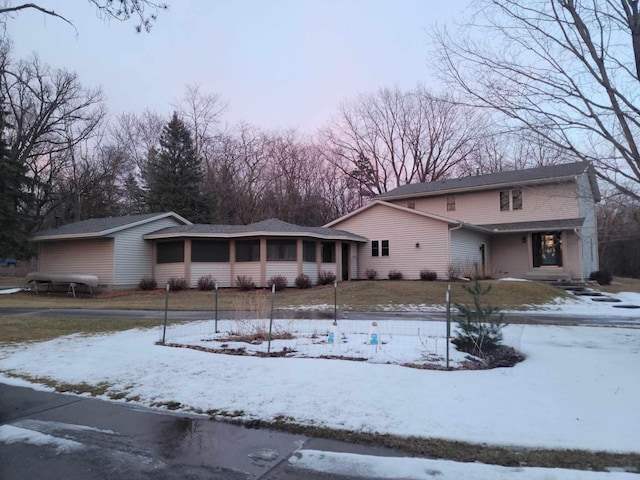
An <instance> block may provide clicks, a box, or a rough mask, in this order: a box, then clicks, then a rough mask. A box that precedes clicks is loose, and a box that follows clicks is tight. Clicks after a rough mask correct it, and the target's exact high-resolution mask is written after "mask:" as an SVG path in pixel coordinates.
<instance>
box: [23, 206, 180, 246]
mask: <svg viewBox="0 0 640 480" xmlns="http://www.w3.org/2000/svg"><path fill="white" fill-rule="evenodd" d="M166 217H173V218H175V219H176V220H178V221H181V222H185V223H187V224H188V223H190V222H189V221H188V220H186V219H184V218H182V217H181V216H180V215H178V214H176V213H173V212H165V213H144V214H140V215H126V216H123V217H106V218H91V219H89V220H83V221H81V222H75V223H70V224H68V225H63V226H61V227H57V228H50V229H48V230H42V231H40V232H36V233H35V234H34V235H33V237H32V238H31V239H32V240H34V241H40V240H49V239H51V240H53V239H63V238H86V237H104V236H107V235H110V234H112V233H115V232H119V231H121V230H126V229H127V228H131V227H134V226H137V225H142V224H144V223H148V222H152V221H154V220H160V219H162V218H166Z"/></svg>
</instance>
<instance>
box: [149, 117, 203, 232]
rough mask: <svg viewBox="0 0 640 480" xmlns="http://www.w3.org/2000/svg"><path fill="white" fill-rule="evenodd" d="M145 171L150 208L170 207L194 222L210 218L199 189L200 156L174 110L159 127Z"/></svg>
mask: <svg viewBox="0 0 640 480" xmlns="http://www.w3.org/2000/svg"><path fill="white" fill-rule="evenodd" d="M145 173H146V174H145V177H146V183H147V185H146V186H147V189H146V194H145V201H146V203H147V209H148V210H149V211H151V212H164V211H173V212H175V213H177V214H179V215H182V216H183V217H185V218H187V219H189V220H192V221H195V222H199V221H200V222H202V221H206V220H208V219H209V216H210V210H209V208H207V205H206V202H205V198H204V196H203V195H202V193H201V190H200V187H201V183H202V178H203V174H202V160H201V159H200V158H198V157H197V156H196V152H195V148H194V146H193V141H192V139H191V134H190V133H189V130H188V129H187V127H186V125H185V124H184V122H183V121H182V120H180V118H178V115H177V113H174V114H173V117H172V118H171V121H170V122H169V123H168V124H167V125H166V126H165V127H164V129H163V130H162V136H161V137H160V149H159V150H155V149H152V150H151V151H150V152H149V154H148V157H147V168H146V172H145Z"/></svg>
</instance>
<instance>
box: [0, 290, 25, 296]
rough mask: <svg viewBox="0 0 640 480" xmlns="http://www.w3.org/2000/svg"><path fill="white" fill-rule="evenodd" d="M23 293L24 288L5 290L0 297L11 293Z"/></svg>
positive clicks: (0, 291)
mask: <svg viewBox="0 0 640 480" xmlns="http://www.w3.org/2000/svg"><path fill="white" fill-rule="evenodd" d="M21 291H22V288H5V289H2V290H0V295H8V294H11V293H18V292H21Z"/></svg>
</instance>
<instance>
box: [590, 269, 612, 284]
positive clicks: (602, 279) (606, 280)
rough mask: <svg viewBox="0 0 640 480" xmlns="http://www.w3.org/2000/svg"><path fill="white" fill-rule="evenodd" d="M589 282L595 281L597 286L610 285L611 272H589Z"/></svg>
mask: <svg viewBox="0 0 640 480" xmlns="http://www.w3.org/2000/svg"><path fill="white" fill-rule="evenodd" d="M589 280H595V281H596V282H598V284H599V285H611V280H613V275H611V272H609V271H607V270H597V271H595V272H591V275H589Z"/></svg>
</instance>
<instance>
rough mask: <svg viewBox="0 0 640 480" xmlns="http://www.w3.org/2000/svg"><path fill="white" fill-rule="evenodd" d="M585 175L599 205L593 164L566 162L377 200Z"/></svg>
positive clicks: (408, 188) (414, 186) (415, 186)
mask: <svg viewBox="0 0 640 480" xmlns="http://www.w3.org/2000/svg"><path fill="white" fill-rule="evenodd" d="M583 173H586V174H587V175H588V176H589V183H590V185H591V190H592V191H593V197H594V199H595V200H596V202H599V201H600V190H599V189H598V182H597V181H596V177H595V170H594V169H593V166H592V165H591V164H588V163H585V162H574V163H563V164H560V165H548V166H544V167H536V168H528V169H525V170H513V171H508V172H497V173H489V174H486V175H476V176H470V177H460V178H452V179H446V180H435V181H433V182H425V183H411V184H408V185H402V186H400V187H398V188H395V189H393V190H391V191H389V192H385V193H381V194H380V195H377V196H376V197H375V198H376V199H382V200H392V199H400V198H410V197H426V196H430V195H438V194H443V193H454V192H460V191H466V190H486V189H489V188H496V187H500V186H509V185H525V184H535V183H546V182H550V181H560V180H564V179H570V178H573V177H576V176H578V175H581V174H583Z"/></svg>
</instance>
